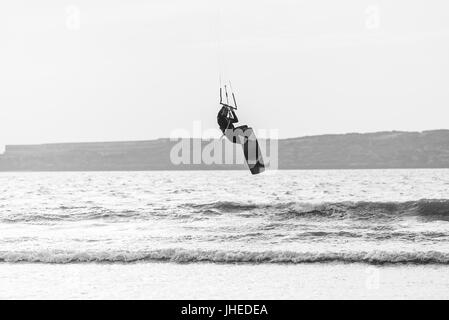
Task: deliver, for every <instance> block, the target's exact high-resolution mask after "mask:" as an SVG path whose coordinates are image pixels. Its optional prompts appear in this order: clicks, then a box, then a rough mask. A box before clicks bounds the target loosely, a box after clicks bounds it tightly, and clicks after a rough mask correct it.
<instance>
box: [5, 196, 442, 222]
mask: <svg viewBox="0 0 449 320" xmlns="http://www.w3.org/2000/svg"><path fill="white" fill-rule="evenodd" d="M225 214H236V215H238V216H240V217H241V218H252V217H255V216H263V217H266V218H267V219H274V220H288V219H338V220H344V219H353V220H374V221H375V220H381V219H396V218H402V217H408V216H410V217H418V218H420V219H422V221H435V220H442V221H449V200H446V199H441V200H432V199H423V200H418V201H408V202H368V201H360V202H350V201H345V202H322V203H307V202H278V203H244V202H231V201H217V202H212V203H204V204H198V203H193V204H192V203H186V204H179V205H177V207H170V208H164V209H163V210H161V209H160V208H156V207H153V206H147V207H142V208H129V209H127V208H123V209H111V208H103V207H94V206H92V207H89V206H79V207H76V206H73V207H69V206H60V207H56V208H43V209H42V210H37V209H36V208H35V209H32V210H29V211H28V210H26V211H25V210H23V209H22V210H20V211H17V212H15V211H13V210H3V212H1V214H0V221H1V222H5V223H17V222H22V223H46V222H63V221H73V222H74V221H83V220H107V221H109V222H114V221H119V222H123V221H128V220H154V219H175V220H176V219H194V220H198V219H200V220H201V219H213V218H214V217H215V216H220V215H225Z"/></svg>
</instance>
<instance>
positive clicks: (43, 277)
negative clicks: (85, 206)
mask: <svg viewBox="0 0 449 320" xmlns="http://www.w3.org/2000/svg"><path fill="white" fill-rule="evenodd" d="M448 271H449V266H443V265H394V266H392V265H388V266H385V265H383V266H374V265H365V264H342V263H324V264H321V263H318V264H317V263H313V264H301V265H270V264H268V265H267V264H264V265H248V264H245V265H241V264H227V265H225V264H213V263H198V264H173V263H160V262H158V263H153V262H144V263H138V262H137V263H131V264H42V263H23V264H22V263H1V264H0V298H1V299H175V300H182V299H193V300H200V299H225V300H228V299H238V300H250V299H256V300H259V299H262V300H264V299H265V300H267V299H286V300H294V299H429V298H431V299H447V297H448V296H449V272H448ZM267 275H269V277H267ZM111 279H114V281H111Z"/></svg>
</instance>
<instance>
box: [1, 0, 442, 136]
mask: <svg viewBox="0 0 449 320" xmlns="http://www.w3.org/2000/svg"><path fill="white" fill-rule="evenodd" d="M448 16H449V2H448V1H447V0H425V1H424V0H419V1H417V0H388V1H376V0H373V1H364V0H341V1H335V0H308V1H304V0H303V1H300V0H269V1H268V0H243V1H242V0H226V1H217V0H151V1H143V0H122V1H117V0H85V1H76V0H73V1H62V0H40V1H34V0H15V1H3V2H2V3H1V4H0V144H23V143H47V142H71V141H111V140H145V139H153V138H159V137H168V136H169V135H170V133H171V132H172V131H173V130H176V129H180V128H184V129H190V130H191V128H192V122H193V121H195V120H196V121H202V124H203V127H204V129H208V128H215V127H216V113H217V111H218V74H219V72H220V70H221V72H222V73H223V75H224V77H227V78H230V79H231V80H232V84H233V87H234V89H235V90H236V92H237V95H238V96H237V97H238V100H239V102H240V112H239V117H240V120H241V122H242V124H248V125H250V126H253V127H254V128H256V129H278V130H279V135H280V137H295V136H302V135H311V134H324V133H346V132H371V131H380V130H428V129H440V128H449V125H448V121H449V111H448V110H449V19H448Z"/></svg>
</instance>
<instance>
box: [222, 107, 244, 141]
mask: <svg viewBox="0 0 449 320" xmlns="http://www.w3.org/2000/svg"><path fill="white" fill-rule="evenodd" d="M217 122H218V125H219V126H220V130H221V131H222V132H223V134H224V135H225V136H226V137H227V138H228V139H229V137H230V136H233V139H232V142H233V143H236V138H235V136H234V134H233V133H234V132H235V130H239V129H240V130H242V131H245V130H246V129H248V126H240V127H237V128H236V127H235V126H234V123H237V122H239V118H238V117H237V114H236V113H235V111H234V109H233V108H232V107H229V106H226V105H224V106H222V108H221V109H220V111H219V112H218V115H217Z"/></svg>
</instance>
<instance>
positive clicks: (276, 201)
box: [0, 169, 449, 299]
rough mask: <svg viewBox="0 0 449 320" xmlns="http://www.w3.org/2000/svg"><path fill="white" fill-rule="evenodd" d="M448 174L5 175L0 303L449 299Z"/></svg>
mask: <svg viewBox="0 0 449 320" xmlns="http://www.w3.org/2000/svg"><path fill="white" fill-rule="evenodd" d="M448 266H449V170H447V169H422V170H421V169H419V170H418V169H403V170H402V169H401V170H396V169H394V170H393V169H391V170H304V171H303V170H295V171H269V172H266V173H264V174H261V175H257V176H252V175H251V174H250V173H249V172H247V171H152V172H8V173H0V298H3V299H34V298H43V299H46V298H51V299H85V298H88V299H89V298H93V299H97V298H98V299H117V298H118V299H216V298H217V299H302V298H306V299H309V298H310V299H321V298H323V299H334V298H335V299H338V298H348V299H358V298H378V299H384V298H392V299H406V298H418V299H420V298H423V299H425V298H436V299H440V298H441V299H447V298H449V272H448V271H449V268H448Z"/></svg>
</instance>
